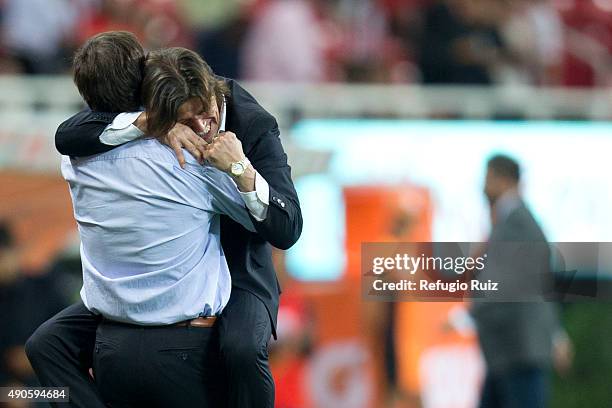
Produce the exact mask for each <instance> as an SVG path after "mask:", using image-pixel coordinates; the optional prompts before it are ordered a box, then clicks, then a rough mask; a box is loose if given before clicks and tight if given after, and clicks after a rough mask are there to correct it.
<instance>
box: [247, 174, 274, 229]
mask: <svg viewBox="0 0 612 408" xmlns="http://www.w3.org/2000/svg"><path fill="white" fill-rule="evenodd" d="M240 196H242V199H243V200H244V203H245V204H246V206H247V208H248V209H249V212H250V213H251V215H252V216H253V218H255V220H257V221H259V222H261V221H263V220H265V219H266V216H267V215H268V206H269V205H270V186H269V185H268V182H267V181H266V179H264V178H263V177H262V176H261V175H260V174H259V173H258V172H257V171H255V191H249V192H247V193H243V192H242V191H241V192H240Z"/></svg>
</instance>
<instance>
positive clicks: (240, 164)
mask: <svg viewBox="0 0 612 408" xmlns="http://www.w3.org/2000/svg"><path fill="white" fill-rule="evenodd" d="M249 164H251V162H250V161H249V159H247V158H246V157H245V158H244V159H242V160H240V161H237V162H234V163H232V164H231V165H230V169H229V173H230V175H231V176H232V177H235V178H238V177H240V176H242V175H243V174H244V172H245V171H246V169H247V168H248V167H249Z"/></svg>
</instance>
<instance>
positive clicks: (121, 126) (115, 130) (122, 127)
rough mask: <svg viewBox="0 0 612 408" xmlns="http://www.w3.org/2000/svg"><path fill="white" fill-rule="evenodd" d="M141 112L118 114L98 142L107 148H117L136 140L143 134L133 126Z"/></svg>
mask: <svg viewBox="0 0 612 408" xmlns="http://www.w3.org/2000/svg"><path fill="white" fill-rule="evenodd" d="M141 113H142V112H127V113H120V114H118V115H117V116H116V117H115V119H114V120H113V122H112V123H111V124H110V125H108V126H107V127H106V128H105V129H104V131H103V132H102V134H101V135H100V142H102V143H104V144H105V145H109V146H119V145H122V144H124V143H127V142H131V141H132V140H135V139H138V138H139V137H141V136H143V135H144V133H143V132H142V131H141V130H140V129H138V128H137V127H136V126H134V122H135V121H136V119H138V116H140V114H141Z"/></svg>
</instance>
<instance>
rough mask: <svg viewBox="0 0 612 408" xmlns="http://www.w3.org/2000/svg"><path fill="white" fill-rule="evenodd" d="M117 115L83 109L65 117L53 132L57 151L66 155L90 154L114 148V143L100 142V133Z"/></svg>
mask: <svg viewBox="0 0 612 408" xmlns="http://www.w3.org/2000/svg"><path fill="white" fill-rule="evenodd" d="M117 115H118V114H117V113H108V112H94V111H91V110H90V109H84V110H82V111H80V112H79V113H77V114H76V115H74V116H72V117H70V118H69V119H66V120H65V121H64V122H62V124H60V125H59V127H58V128H57V131H56V132H55V147H56V148H57V151H58V152H60V153H61V154H63V155H66V156H91V155H93V154H98V153H104V152H107V151H109V150H112V149H114V148H115V147H116V146H115V145H108V144H104V143H102V142H101V141H100V135H101V134H102V132H104V129H106V127H107V126H108V125H110V124H111V123H112V122H113V120H114V119H115V117H116V116H117Z"/></svg>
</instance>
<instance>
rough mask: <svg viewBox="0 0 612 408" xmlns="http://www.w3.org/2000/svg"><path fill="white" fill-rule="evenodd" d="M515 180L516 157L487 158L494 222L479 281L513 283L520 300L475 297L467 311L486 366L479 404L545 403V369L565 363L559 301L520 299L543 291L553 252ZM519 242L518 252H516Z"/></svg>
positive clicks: (521, 407)
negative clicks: (472, 322)
mask: <svg viewBox="0 0 612 408" xmlns="http://www.w3.org/2000/svg"><path fill="white" fill-rule="evenodd" d="M519 181H520V168H519V165H518V163H517V162H516V161H515V160H514V159H512V158H510V157H508V156H505V155H496V156H493V157H492V158H490V159H489V161H488V163H487V174H486V180H485V186H484V191H485V195H486V197H487V199H488V200H489V204H490V206H491V218H492V220H493V227H492V230H491V235H490V237H489V240H488V243H487V249H486V251H487V255H488V258H487V263H486V267H485V269H484V270H483V271H482V273H481V274H479V276H478V278H479V279H480V280H481V281H486V280H487V279H491V280H492V281H493V282H499V285H500V287H501V286H504V287H509V288H514V289H515V290H516V292H514V293H512V295H515V296H517V299H515V300H516V301H514V302H499V301H497V302H496V301H495V300H494V299H489V301H488V302H487V300H486V299H481V301H478V299H477V301H476V302H474V304H473V307H472V315H473V317H474V319H475V321H476V328H477V332H478V338H479V341H480V346H481V349H482V352H483V355H484V359H485V362H486V368H487V374H486V378H485V381H484V385H483V388H482V395H481V401H480V408H499V407H502V408H544V407H546V405H547V400H548V394H549V388H550V385H549V377H550V368H551V366H552V365H553V362H554V360H555V359H556V361H561V360H563V359H565V360H566V361H567V350H569V348H568V347H567V341H568V340H567V335H565V332H564V330H563V328H562V327H561V326H560V323H559V319H558V315H557V310H556V305H555V304H553V303H550V302H546V301H545V299H544V298H543V297H542V298H540V299H539V300H531V299H535V298H531V297H530V298H529V299H530V300H531V301H528V302H526V301H525V300H522V301H521V297H522V296H524V295H525V293H524V291H529V290H531V288H533V287H537V288H541V289H538V291H539V292H538V293H540V294H542V292H541V290H545V287H544V286H543V285H545V284H543V285H542V286H540V284H541V283H542V282H544V278H545V277H546V276H547V275H548V274H549V272H550V251H549V249H548V245H547V241H546V237H545V236H544V233H543V232H542V230H541V228H540V226H539V225H538V223H537V222H536V220H535V218H534V217H533V215H532V214H531V212H530V210H529V209H528V208H527V206H526V205H525V203H524V202H523V200H522V198H521V195H520V193H519ZM517 245H518V248H520V251H521V252H520V254H517V252H516V251H514V249H515V248H517ZM517 255H520V256H517ZM505 300H507V299H505ZM561 343H565V345H564V346H562V345H561ZM565 365H567V364H565Z"/></svg>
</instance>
